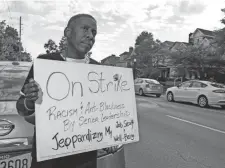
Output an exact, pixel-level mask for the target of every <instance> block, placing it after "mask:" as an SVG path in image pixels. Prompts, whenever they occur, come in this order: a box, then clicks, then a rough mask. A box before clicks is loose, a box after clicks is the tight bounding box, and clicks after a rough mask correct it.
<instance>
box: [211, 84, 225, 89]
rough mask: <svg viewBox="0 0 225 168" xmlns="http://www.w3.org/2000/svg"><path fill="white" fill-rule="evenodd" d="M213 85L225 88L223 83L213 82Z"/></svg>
mask: <svg viewBox="0 0 225 168" xmlns="http://www.w3.org/2000/svg"><path fill="white" fill-rule="evenodd" d="M211 85H212V86H213V87H216V88H225V85H224V84H221V83H211Z"/></svg>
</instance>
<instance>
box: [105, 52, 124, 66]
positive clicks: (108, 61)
mask: <svg viewBox="0 0 225 168" xmlns="http://www.w3.org/2000/svg"><path fill="white" fill-rule="evenodd" d="M119 60H120V57H117V56H116V55H110V56H108V57H106V58H104V59H103V60H101V64H102V65H109V66H116V64H117V63H118V62H119Z"/></svg>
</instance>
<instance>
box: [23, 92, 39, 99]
mask: <svg viewBox="0 0 225 168" xmlns="http://www.w3.org/2000/svg"><path fill="white" fill-rule="evenodd" d="M25 97H26V98H27V99H32V98H35V97H36V98H38V92H32V93H29V94H26V95H25Z"/></svg>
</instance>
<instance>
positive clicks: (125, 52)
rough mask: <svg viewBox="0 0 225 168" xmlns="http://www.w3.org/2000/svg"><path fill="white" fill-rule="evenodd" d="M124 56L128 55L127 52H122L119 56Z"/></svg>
mask: <svg viewBox="0 0 225 168" xmlns="http://www.w3.org/2000/svg"><path fill="white" fill-rule="evenodd" d="M125 54H129V52H127V51H125V52H123V53H122V54H120V55H119V56H121V55H125Z"/></svg>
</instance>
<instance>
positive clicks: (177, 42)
mask: <svg viewBox="0 0 225 168" xmlns="http://www.w3.org/2000/svg"><path fill="white" fill-rule="evenodd" d="M176 44H180V45H181V44H185V45H186V46H188V45H191V44H189V43H187V42H179V41H176V42H174V44H173V45H172V46H171V47H170V49H171V48H173V47H174V46H175V45H176Z"/></svg>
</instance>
